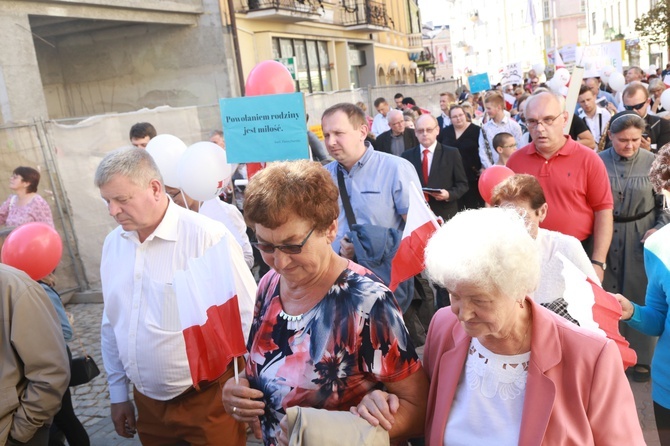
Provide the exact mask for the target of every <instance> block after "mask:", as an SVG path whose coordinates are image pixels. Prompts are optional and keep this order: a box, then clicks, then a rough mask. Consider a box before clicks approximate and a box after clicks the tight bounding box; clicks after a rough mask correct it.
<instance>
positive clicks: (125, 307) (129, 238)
mask: <svg viewBox="0 0 670 446" xmlns="http://www.w3.org/2000/svg"><path fill="white" fill-rule="evenodd" d="M166 198H167V197H166ZM168 202H169V204H168V208H167V211H166V213H165V216H164V217H163V220H162V221H161V223H160V224H159V225H158V227H157V228H156V230H155V231H154V232H153V233H152V234H151V235H150V236H149V237H148V238H147V239H146V240H145V241H144V242H143V243H140V241H139V238H138V236H137V232H135V231H124V230H123V228H122V227H121V226H119V227H117V228H116V229H114V230H113V231H112V232H111V233H109V235H108V236H107V238H106V239H105V244H104V246H103V248H102V261H101V264H100V277H101V280H102V293H103V297H104V302H105V307H104V311H103V317H102V330H101V331H102V358H103V361H104V364H105V369H106V370H107V381H108V383H109V394H110V399H111V402H112V403H120V402H124V401H128V383H129V382H132V383H133V384H134V385H135V387H136V388H137V390H138V391H139V392H140V393H142V394H143V395H146V396H148V397H150V398H153V399H156V400H162V401H166V400H169V399H172V398H174V397H176V396H178V395H180V394H181V393H183V392H184V391H186V390H187V389H188V388H189V387H190V386H191V385H192V384H193V383H192V381H191V374H190V371H189V366H188V359H187V357H186V347H185V343H184V336H183V335H182V327H181V323H180V320H179V311H178V306H177V300H176V295H175V292H174V290H173V288H172V280H173V276H174V273H175V271H177V270H180V269H186V267H187V262H188V260H189V259H190V258H198V257H200V256H202V255H203V254H204V253H205V251H207V249H208V248H210V247H211V246H213V245H215V244H217V243H226V244H227V245H228V248H229V249H230V254H231V265H229V266H228V267H229V268H232V270H233V275H234V277H235V287H236V291H237V297H238V304H239V308H240V315H241V319H242V328H243V330H244V335H245V340H246V337H248V335H249V329H250V327H251V320H252V318H253V308H254V301H255V294H256V287H255V282H254V280H253V277H252V276H251V272H250V271H249V268H248V267H247V266H246V264H245V263H244V259H243V255H242V249H241V248H240V245H239V244H238V243H237V242H236V241H235V238H234V237H233V236H232V234H230V232H229V231H228V229H226V227H225V226H224V225H223V224H222V223H219V222H217V221H214V220H212V219H210V218H207V217H204V216H202V215H199V214H197V213H195V212H192V211H189V210H187V209H184V208H181V207H179V206H177V205H176V204H174V203H173V202H172V201H170V200H168ZM222 267H226V266H224V265H222Z"/></svg>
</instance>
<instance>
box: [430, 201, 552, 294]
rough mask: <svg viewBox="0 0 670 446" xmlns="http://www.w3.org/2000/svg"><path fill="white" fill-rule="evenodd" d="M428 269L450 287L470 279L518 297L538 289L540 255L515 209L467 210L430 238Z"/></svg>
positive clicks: (432, 276) (484, 287) (483, 287)
mask: <svg viewBox="0 0 670 446" xmlns="http://www.w3.org/2000/svg"><path fill="white" fill-rule="evenodd" d="M426 272H427V273H428V276H429V278H430V279H431V280H432V281H433V282H435V283H437V284H438V285H441V286H443V287H445V288H447V289H453V288H454V287H455V286H457V285H458V284H459V283H467V284H468V285H471V286H475V287H477V288H480V289H481V290H483V291H486V292H500V293H501V294H503V295H505V296H508V297H510V298H512V299H515V300H518V299H522V298H524V297H525V296H526V295H528V294H529V293H531V292H532V291H534V290H535V288H537V285H538V283H539V280H540V254H539V251H538V246H537V243H536V242H535V240H533V238H532V237H531V236H530V234H529V233H528V230H527V229H526V225H525V222H524V219H523V217H522V216H520V215H519V214H518V213H517V212H516V211H515V210H514V209H503V208H483V209H476V210H466V211H463V212H460V213H458V214H457V215H456V216H455V217H454V218H452V219H451V220H449V222H447V223H446V224H445V225H444V226H442V227H441V228H440V229H439V230H438V231H437V232H436V233H435V234H434V235H433V237H432V238H431V239H430V241H429V242H428V246H427V248H426Z"/></svg>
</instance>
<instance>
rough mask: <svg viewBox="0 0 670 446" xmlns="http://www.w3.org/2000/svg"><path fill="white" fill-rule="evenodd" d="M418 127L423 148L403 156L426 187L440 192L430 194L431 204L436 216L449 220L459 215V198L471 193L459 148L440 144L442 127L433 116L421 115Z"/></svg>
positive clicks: (418, 135) (415, 148) (417, 130)
mask: <svg viewBox="0 0 670 446" xmlns="http://www.w3.org/2000/svg"><path fill="white" fill-rule="evenodd" d="M415 127H416V128H415V129H414V131H415V133H416V135H417V137H418V139H419V145H418V146H417V147H414V148H413V149H410V150H407V151H405V152H404V153H403V154H402V155H401V156H402V157H403V158H405V159H406V160H408V161H409V162H410V163H412V164H413V165H414V168H415V169H416V172H417V174H418V175H419V178H420V179H421V186H422V187H429V188H432V189H438V190H439V192H427V195H428V204H429V205H430V208H431V209H432V210H433V212H434V213H435V215H437V216H440V217H442V219H443V220H444V221H447V220H449V219H450V218H451V217H453V216H454V215H456V213H457V212H458V199H459V198H461V197H462V196H463V194H465V193H466V192H467V191H468V178H467V177H466V176H465V170H464V169H463V162H462V161H461V155H460V153H459V152H458V149H457V148H455V147H449V146H443V145H442V144H440V143H438V142H437V135H438V134H439V133H440V128H439V125H438V123H437V120H436V119H435V118H434V117H433V116H431V115H421V116H419V119H417V120H416V123H415ZM426 173H427V175H426ZM426 176H427V177H428V178H426Z"/></svg>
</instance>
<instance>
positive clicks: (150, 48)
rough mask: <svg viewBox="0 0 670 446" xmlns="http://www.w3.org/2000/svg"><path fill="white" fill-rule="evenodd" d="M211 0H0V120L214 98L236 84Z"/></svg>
mask: <svg viewBox="0 0 670 446" xmlns="http://www.w3.org/2000/svg"><path fill="white" fill-rule="evenodd" d="M221 17H222V13H221V9H220V7H219V1H218V0H169V1H161V0H114V1H113V0H31V1H12V0H6V1H2V2H0V39H1V40H2V42H3V44H2V45H0V55H1V56H0V68H1V69H2V77H3V79H4V84H3V85H2V87H1V88H3V89H4V91H2V92H0V97H6V100H3V101H0V112H1V115H2V116H1V117H0V122H11V121H20V120H26V119H32V118H34V117H43V118H73V117H82V116H90V115H96V114H103V113H110V112H126V111H131V110H138V109H141V108H144V107H148V108H153V107H157V106H160V105H170V106H185V105H205V104H214V103H216V101H217V98H219V97H225V96H231V95H233V93H234V92H235V91H236V89H237V85H236V79H235V77H234V76H232V77H231V76H230V75H229V74H231V73H235V70H234V67H235V65H234V58H233V57H232V55H233V52H232V44H231V35H230V32H229V30H228V29H227V28H225V27H224V26H223V25H222V20H221Z"/></svg>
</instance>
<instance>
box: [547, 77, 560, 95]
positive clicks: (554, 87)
mask: <svg viewBox="0 0 670 446" xmlns="http://www.w3.org/2000/svg"><path fill="white" fill-rule="evenodd" d="M546 84H547V87H549V89H550V90H551V91H553V92H554V93H560V92H561V87H563V85H561V83H560V81H559V80H558V79H557V78H556V76H554V77H552V78H551V79H549V80H548V81H547V82H546Z"/></svg>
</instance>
